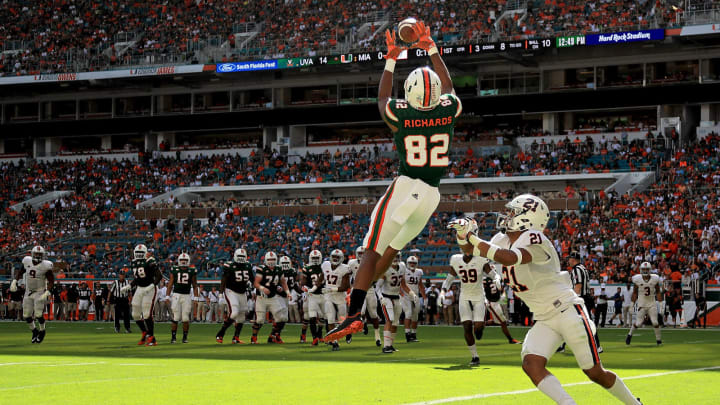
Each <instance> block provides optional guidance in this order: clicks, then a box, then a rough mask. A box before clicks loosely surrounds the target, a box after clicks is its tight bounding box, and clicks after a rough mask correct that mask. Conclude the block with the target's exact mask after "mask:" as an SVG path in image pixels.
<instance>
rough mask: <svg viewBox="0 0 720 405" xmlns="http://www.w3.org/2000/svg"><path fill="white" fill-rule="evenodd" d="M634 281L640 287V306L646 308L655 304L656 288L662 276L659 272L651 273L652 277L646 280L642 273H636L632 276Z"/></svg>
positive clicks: (638, 299)
mask: <svg viewBox="0 0 720 405" xmlns="http://www.w3.org/2000/svg"><path fill="white" fill-rule="evenodd" d="M632 282H633V284H635V285H636V286H637V288H638V298H637V304H638V307H641V308H644V307H652V306H655V301H656V296H655V292H656V291H655V289H656V288H657V286H658V284H660V277H659V276H658V275H657V274H651V275H650V279H649V280H647V281H645V279H644V278H643V276H642V275H641V274H636V275H634V276H633V277H632Z"/></svg>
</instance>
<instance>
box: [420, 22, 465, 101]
mask: <svg viewBox="0 0 720 405" xmlns="http://www.w3.org/2000/svg"><path fill="white" fill-rule="evenodd" d="M413 30H414V31H415V35H417V37H418V38H419V39H418V41H417V42H416V43H415V45H413V47H414V48H420V49H422V50H424V51H425V52H427V54H428V56H430V61H431V62H432V64H433V70H434V71H435V73H437V74H438V76H439V77H440V84H441V89H442V94H448V93H451V94H455V89H454V88H453V84H452V79H451V78H450V72H449V71H448V68H447V66H445V62H444V61H443V60H442V57H441V56H440V52H438V49H437V45H435V41H433V39H432V36H431V35H430V27H426V26H425V23H424V22H422V21H420V22H418V23H417V24H416V25H415V26H414V27H413Z"/></svg>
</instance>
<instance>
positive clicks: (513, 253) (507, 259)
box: [447, 218, 540, 266]
mask: <svg viewBox="0 0 720 405" xmlns="http://www.w3.org/2000/svg"><path fill="white" fill-rule="evenodd" d="M447 228H448V229H453V230H455V233H456V236H457V242H458V244H459V245H460V246H461V248H462V249H463V252H467V251H468V250H472V255H473V256H482V257H485V258H488V259H490V260H492V261H494V262H497V263H500V264H502V265H504V266H516V265H518V264H526V263H530V262H532V261H533V255H532V253H531V252H529V251H528V249H530V248H532V247H527V248H512V249H503V248H500V247H499V246H496V245H494V244H492V243H490V242H488V241H484V240H482V239H480V238H479V237H478V236H477V235H475V233H474V232H471V229H473V228H472V221H471V220H467V219H464V218H461V219H456V220H453V221H451V222H450V223H449V224H448V226H447ZM533 247H535V246H533ZM537 253H540V252H537Z"/></svg>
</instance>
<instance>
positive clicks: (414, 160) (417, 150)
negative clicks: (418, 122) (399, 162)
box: [405, 134, 450, 167]
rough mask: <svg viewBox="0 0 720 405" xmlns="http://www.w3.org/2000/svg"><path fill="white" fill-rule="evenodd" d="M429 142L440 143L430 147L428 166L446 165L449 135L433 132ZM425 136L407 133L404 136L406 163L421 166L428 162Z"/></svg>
mask: <svg viewBox="0 0 720 405" xmlns="http://www.w3.org/2000/svg"><path fill="white" fill-rule="evenodd" d="M430 143H431V144H436V143H439V144H440V145H437V146H433V147H432V148H431V149H430V167H447V166H448V165H449V164H450V158H448V156H447V152H448V148H449V147H450V135H448V134H435V135H433V136H431V137H430ZM427 147H428V145H427V138H426V137H425V136H423V135H408V136H406V137H405V150H406V151H407V159H406V160H407V164H408V165H410V166H413V167H423V166H426V165H427V164H428V150H427Z"/></svg>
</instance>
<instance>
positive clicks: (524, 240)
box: [513, 230, 545, 248]
mask: <svg viewBox="0 0 720 405" xmlns="http://www.w3.org/2000/svg"><path fill="white" fill-rule="evenodd" d="M534 235H537V236H534ZM538 236H539V238H538ZM543 239H545V236H544V235H543V234H542V232H540V231H534V230H529V231H525V232H523V233H522V235H520V237H519V238H518V239H517V240H516V241H515V243H514V244H513V247H516V248H519V247H523V246H531V245H541V244H542V242H543ZM538 241H539V242H538Z"/></svg>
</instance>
